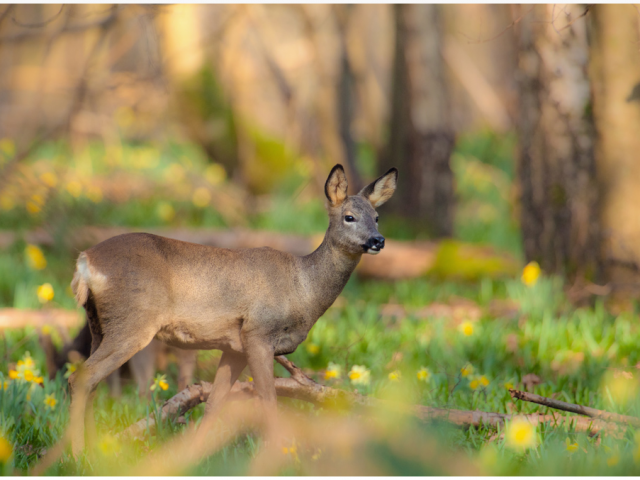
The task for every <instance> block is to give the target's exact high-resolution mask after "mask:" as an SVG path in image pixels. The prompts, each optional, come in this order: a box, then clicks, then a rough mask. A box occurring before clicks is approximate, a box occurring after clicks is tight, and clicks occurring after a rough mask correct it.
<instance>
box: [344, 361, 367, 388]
mask: <svg viewBox="0 0 640 480" xmlns="http://www.w3.org/2000/svg"><path fill="white" fill-rule="evenodd" d="M370 377H371V372H370V371H369V370H367V368H366V367H363V366H362V365H354V366H353V367H351V370H350V371H349V379H350V380H351V383H353V384H354V385H368V384H369V382H370V381H371V378H370Z"/></svg>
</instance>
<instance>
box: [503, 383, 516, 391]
mask: <svg viewBox="0 0 640 480" xmlns="http://www.w3.org/2000/svg"><path fill="white" fill-rule="evenodd" d="M504 388H506V389H507V390H511V389H512V388H514V385H513V383H511V382H507V383H505V384H504Z"/></svg>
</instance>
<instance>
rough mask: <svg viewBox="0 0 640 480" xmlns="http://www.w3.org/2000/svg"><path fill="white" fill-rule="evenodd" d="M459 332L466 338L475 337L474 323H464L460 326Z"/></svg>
mask: <svg viewBox="0 0 640 480" xmlns="http://www.w3.org/2000/svg"><path fill="white" fill-rule="evenodd" d="M458 330H459V331H460V332H461V333H462V334H463V335H465V336H466V337H470V336H471V335H473V323H471V322H469V321H466V322H462V323H461V324H460V325H459V326H458Z"/></svg>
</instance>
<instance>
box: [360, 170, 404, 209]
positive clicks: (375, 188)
mask: <svg viewBox="0 0 640 480" xmlns="http://www.w3.org/2000/svg"><path fill="white" fill-rule="evenodd" d="M397 184H398V169H396V168H392V169H391V170H389V171H388V172H387V173H385V174H384V175H382V176H381V177H380V178H378V179H377V180H375V181H374V182H371V183H370V184H369V185H367V186H366V187H364V188H363V189H362V190H360V193H358V195H361V196H363V197H364V198H366V199H367V200H369V202H371V205H373V207H374V208H375V207H379V206H380V205H382V204H383V203H385V202H386V201H387V200H389V199H390V198H391V196H392V195H393V192H395V191H396V185H397Z"/></svg>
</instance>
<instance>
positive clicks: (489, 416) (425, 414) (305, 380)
mask: <svg viewBox="0 0 640 480" xmlns="http://www.w3.org/2000/svg"><path fill="white" fill-rule="evenodd" d="M276 361H277V362H278V363H280V364H281V365H282V366H283V367H285V368H286V369H287V370H288V371H289V372H290V373H291V375H292V376H291V378H276V379H275V386H276V393H277V395H278V396H280V397H287V398H294V399H297V400H303V401H306V402H310V403H313V404H314V405H317V406H331V405H351V406H360V407H368V408H385V409H394V410H400V411H403V412H404V413H406V414H408V415H413V416H415V417H416V418H418V419H420V420H423V421H427V420H440V421H445V422H448V423H452V424H454V425H459V426H462V427H467V428H468V427H480V426H482V425H485V426H493V427H498V426H501V425H504V423H505V422H506V421H509V420H511V419H513V418H515V417H520V418H525V419H527V420H528V421H529V422H531V423H532V424H533V425H540V424H544V423H551V424H553V425H554V426H561V425H564V426H565V427H567V428H573V429H574V431H576V432H584V433H588V434H590V435H595V434H597V433H599V432H601V431H604V432H607V433H613V434H615V433H618V432H620V430H621V429H620V427H619V426H618V425H616V424H615V423H610V422H607V421H606V420H604V419H590V418H583V417H567V416H560V415H557V414H547V415H542V414H529V415H509V414H503V413H493V412H479V411H469V410H448V409H444V408H434V407H427V406H424V405H401V404H396V403H391V402H388V401H384V400H379V399H376V398H373V397H366V396H362V395H358V394H357V393H353V392H347V391H344V390H339V389H336V388H331V387H327V386H324V385H320V384H319V383H316V382H314V381H313V380H312V379H311V378H309V377H308V376H307V375H305V374H304V373H303V372H302V370H300V368H298V367H296V366H295V365H294V364H293V363H292V362H291V361H290V360H288V359H287V358H285V357H282V356H280V357H276ZM211 389H212V384H211V383H208V382H202V384H196V385H191V386H189V387H187V388H186V389H184V390H182V391H181V392H180V393H178V394H177V395H175V396H174V397H172V398H171V399H169V400H168V401H167V402H166V403H165V404H164V405H163V407H162V410H161V416H160V420H161V421H167V420H168V419H170V418H171V419H175V418H177V417H179V416H180V415H183V414H184V413H185V412H187V411H188V410H190V409H192V408H193V407H195V406H196V405H198V404H200V403H202V402H205V401H206V400H207V398H208V396H209V394H210V393H211ZM253 395H254V389H253V384H252V383H250V382H236V383H235V384H234V385H233V388H232V389H231V392H230V394H229V396H228V397H227V400H243V399H249V398H251V397H253ZM154 428H155V419H154V418H149V419H146V418H145V419H142V420H140V421H138V422H136V423H134V424H133V425H131V426H129V427H128V428H126V429H125V430H123V431H122V432H120V433H119V434H118V437H120V438H123V437H139V436H141V435H142V434H144V432H146V431H147V429H149V431H151V430H153V429H154Z"/></svg>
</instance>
